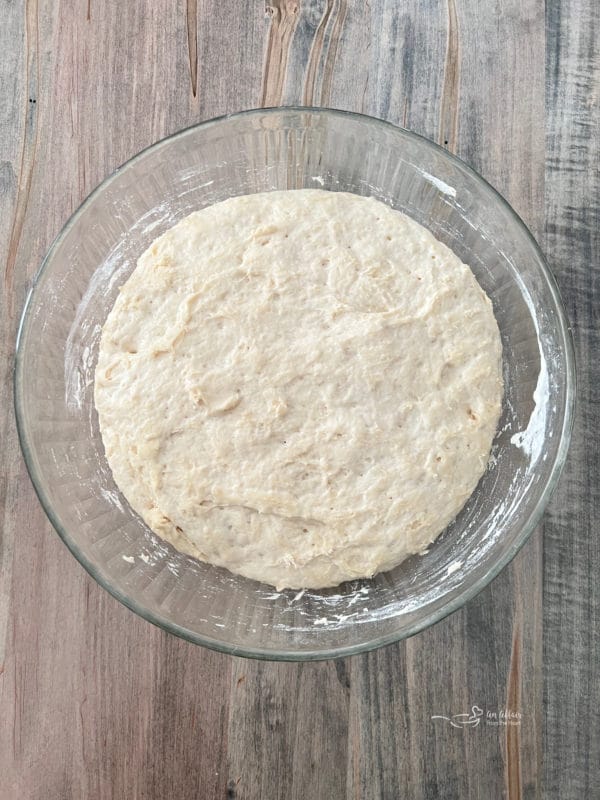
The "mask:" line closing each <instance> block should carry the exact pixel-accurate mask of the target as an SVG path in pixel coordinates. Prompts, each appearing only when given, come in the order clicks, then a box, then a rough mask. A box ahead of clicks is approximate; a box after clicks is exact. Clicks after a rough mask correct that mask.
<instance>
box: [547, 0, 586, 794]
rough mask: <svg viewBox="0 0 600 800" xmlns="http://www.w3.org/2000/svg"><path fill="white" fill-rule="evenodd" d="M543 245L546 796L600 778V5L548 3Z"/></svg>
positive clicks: (577, 790) (580, 789)
mask: <svg viewBox="0 0 600 800" xmlns="http://www.w3.org/2000/svg"><path fill="white" fill-rule="evenodd" d="M546 37H547V60H546V65H547V74H548V82H547V91H546V113H547V116H546V133H547V139H546V141H547V160H546V198H545V206H546V235H545V250H546V253H547V257H548V259H549V263H550V266H551V267H552V268H553V270H554V272H555V274H556V276H557V279H558V282H559V285H560V288H561V292H562V295H563V298H564V301H565V303H566V306H567V310H568V313H569V316H570V320H571V323H572V325H573V336H574V340H575V351H576V358H577V363H578V403H577V415H576V419H575V427H574V431H573V441H572V445H571V450H570V454H569V458H568V461H567V466H566V469H565V474H564V476H563V478H562V480H561V482H560V484H559V487H558V491H557V492H556V495H555V496H554V498H553V500H552V502H551V505H550V508H549V509H548V512H547V514H546V516H545V519H544V742H545V754H544V778H545V786H546V791H547V796H548V797H561V798H562V797H566V798H571V797H573V798H576V797H597V796H598V793H599V791H600V790H599V788H598V786H599V783H600V763H599V759H598V756H599V754H600V716H599V715H598V713H597V708H598V704H599V702H600V667H599V664H600V582H599V581H598V574H599V571H600V539H599V538H598V523H599V517H600V456H599V454H598V421H599V413H598V409H599V408H600V369H599V368H598V354H599V353H600V328H599V322H600V106H599V93H600V49H599V48H600V45H599V37H600V7H599V6H598V4H597V3H596V2H594V1H593V0H567V1H566V2H563V3H549V4H548V6H547V17H546Z"/></svg>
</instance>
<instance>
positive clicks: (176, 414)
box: [95, 190, 502, 588]
mask: <svg viewBox="0 0 600 800" xmlns="http://www.w3.org/2000/svg"><path fill="white" fill-rule="evenodd" d="M501 399H502V378H501V344H500V336H499V331H498V326H497V324H496V320H495V318H494V315H493V312H492V306H491V302H490V300H489V298H488V297H487V296H486V295H485V293H484V292H483V290H482V289H481V288H480V286H479V285H478V283H477V281H476V280H475V277H474V275H473V273H472V272H471V270H470V269H469V267H468V266H466V265H465V264H463V263H461V261H460V260H459V258H458V257H457V256H456V255H455V254H454V253H453V252H452V251H451V250H449V249H448V248H447V247H446V246H445V245H443V244H442V243H441V242H439V241H438V240H436V239H435V238H434V236H433V235H432V234H431V233H430V232H429V231H427V230H426V229H425V228H423V227H422V226H420V225H418V224H417V223H416V222H414V221H413V220H411V219H410V218H408V217H406V216H404V215H403V214H400V213H399V212H396V211H394V210H392V209H390V208H389V207H388V206H386V205H384V204H383V203H381V202H379V201H377V200H374V199H370V198H363V197H358V196H356V195H352V194H347V193H338V192H327V191H322V190H298V191H283V192H281V191H280V192H270V193H263V194H255V195H247V196H242V197H234V198H231V199H229V200H226V201H225V202H222V203H218V204H216V205H213V206H210V207H208V208H205V209H202V210H201V211H198V212H196V213H194V214H191V215H190V216H189V217H187V218H186V219H184V220H182V221H181V222H179V223H178V224H177V225H176V226H175V227H173V228H172V229H171V230H169V231H167V232H166V233H165V234H164V235H162V236H161V237H160V238H158V239H157V240H156V241H155V242H154V243H153V244H152V245H151V246H150V247H149V248H148V250H146V252H145V253H144V254H143V255H142V256H141V258H140V259H139V262H138V264H137V267H136V268H135V270H134V271H133V273H132V275H131V277H130V278H129V279H128V280H127V282H126V283H125V284H124V286H122V287H121V291H120V294H119V297H118V299H117V301H116V303H115V305H114V308H113V309H112V311H111V312H110V314H109V316H108V318H107V320H106V323H105V325H104V327H103V330H102V337H101V343H100V351H99V359H98V365H97V369H96V377H95V403H96V408H97V410H98V416H99V422H100V429H101V433H102V438H103V442H104V446H105V451H106V457H107V459H108V463H109V465H110V467H111V469H112V472H113V476H114V479H115V481H116V483H117V485H118V486H119V488H120V489H121V491H122V493H123V494H124V496H125V497H126V498H127V500H128V501H129V503H130V504H131V506H132V507H133V508H134V509H135V511H136V512H138V513H139V514H140V515H141V517H142V518H143V519H144V520H145V522H146V523H147V524H148V525H149V526H150V528H152V529H153V530H154V531H155V532H156V533H157V534H159V535H160V536H161V537H163V538H165V539H167V540H168V541H170V542H172V543H173V544H174V545H175V547H177V548H178V549H179V550H181V551H183V552H185V553H188V554H190V555H192V556H195V557H196V558H198V559H201V560H203V561H207V562H210V563H212V564H215V565H218V566H221V567H226V568H227V569H229V570H231V571H232V572H234V573H239V574H241V575H244V576H246V577H248V578H253V579H255V580H258V581H263V582H265V583H268V584H272V585H274V586H276V587H277V588H283V587H291V588H305V587H306V588H321V587H326V586H334V585H337V584H338V583H340V582H342V581H345V580H349V579H354V578H361V577H369V576H372V575H374V574H375V573H377V572H380V571H385V570H389V569H391V568H393V567H394V566H396V565H397V564H399V563H400V562H401V561H402V560H404V559H405V558H407V557H408V556H409V555H411V554H414V553H419V552H422V551H423V550H424V549H425V548H427V546H428V545H429V544H430V543H431V542H432V541H433V540H434V539H435V538H436V537H437V536H438V535H439V534H440V532H441V531H443V530H444V528H445V527H446V526H447V525H448V523H449V522H450V521H451V520H452V519H453V518H454V517H455V516H456V514H457V513H458V512H459V511H460V509H461V508H462V506H463V505H464V503H465V501H466V500H467V499H468V497H469V496H470V495H471V494H472V492H473V490H474V488H475V486H476V484H477V482H478V481H479V479H480V477H481V475H482V473H483V472H484V470H485V468H486V465H487V462H488V457H489V453H490V448H491V444H492V439H493V437H494V433H495V430H496V426H497V422H498V417H499V414H500V407H501Z"/></svg>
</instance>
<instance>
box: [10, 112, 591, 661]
mask: <svg viewBox="0 0 600 800" xmlns="http://www.w3.org/2000/svg"><path fill="white" fill-rule="evenodd" d="M286 113H293V114H298V113H307V114H311V115H318V116H323V117H325V116H334V117H342V118H352V119H355V120H357V121H359V122H362V123H367V124H369V125H374V126H375V127H381V128H383V129H385V130H386V131H389V132H394V133H395V134H396V135H397V134H400V135H401V136H404V137H407V138H408V139H413V140H416V141H418V143H419V144H424V145H425V146H426V147H429V148H430V149H431V150H432V151H433V152H435V153H437V154H438V155H440V156H442V157H443V158H445V159H448V160H449V161H450V162H451V163H453V164H454V165H455V166H457V167H459V168H460V170H462V171H463V172H465V173H466V174H467V175H468V176H469V177H470V178H471V179H473V180H474V181H475V182H478V183H479V184H481V185H482V186H483V187H484V188H485V189H486V190H487V191H488V192H489V193H490V194H491V196H492V197H495V199H496V200H497V201H498V202H499V203H500V205H501V206H503V207H504V210H505V211H507V212H508V213H509V216H510V217H511V218H512V220H513V222H514V223H516V225H517V227H519V228H520V229H521V231H522V233H524V234H525V237H526V238H527V239H528V241H529V244H530V246H531V247H532V248H533V250H534V252H535V253H536V255H537V257H538V259H539V263H540V266H541V272H542V275H543V277H544V279H545V282H546V284H547V287H548V289H549V291H550V294H551V297H552V300H553V302H554V307H555V310H556V321H557V330H558V333H559V337H558V338H559V339H560V344H561V350H562V353H563V356H564V360H565V388H564V393H565V409H564V415H563V418H562V424H561V428H560V431H559V437H560V438H559V445H558V448H557V450H556V455H555V457H554V461H553V463H552V465H551V468H550V472H549V475H548V478H547V480H546V484H545V486H544V488H543V490H542V492H541V494H540V497H539V498H538V500H537V503H536V504H535V506H534V507H533V508H532V509H531V511H530V513H529V515H528V517H527V519H526V520H525V522H524V523H523V525H522V527H521V530H520V532H519V535H518V536H517V537H516V538H515V541H514V542H513V544H512V545H511V547H510V548H508V550H507V551H506V552H504V553H503V554H502V556H501V557H500V558H499V559H498V560H497V561H495V562H494V563H493V564H492V566H491V567H490V568H489V569H487V570H486V571H485V572H484V573H483V574H482V575H481V576H480V577H479V578H478V579H477V580H476V581H475V582H474V583H473V584H471V585H469V586H465V587H464V588H463V589H461V590H460V591H459V592H458V593H457V594H456V596H455V597H453V598H451V599H450V600H449V601H448V602H447V603H445V604H443V605H442V606H440V607H439V608H437V609H434V610H433V611H431V612H430V613H429V614H428V615H427V617H425V618H424V619H422V620H419V621H418V622H416V623H413V624H412V625H409V626H407V627H406V628H405V629H403V630H400V631H394V632H392V633H389V634H386V635H384V636H379V637H376V638H373V639H369V640H367V641H363V642H360V643H358V644H352V645H341V646H336V647H327V648H325V649H322V650H321V649H315V648H313V649H309V650H294V649H286V650H270V649H268V648H261V647H251V646H247V645H245V646H237V645H232V644H229V643H228V642H225V641H222V640H219V639H214V638H212V637H210V636H208V635H205V634H198V633H196V632H195V631H192V630H190V629H189V628H186V627H184V626H181V625H178V624H177V623H175V622H172V621H171V620H168V619H167V618H166V617H163V616H162V615H161V614H158V613H155V612H154V611H151V610H149V609H148V608H147V607H145V606H143V605H141V604H140V603H138V602H136V601H135V600H132V599H131V598H130V597H129V596H128V595H127V594H125V593H124V592H122V591H121V590H120V589H119V588H118V587H116V586H115V585H113V584H112V583H111V582H110V581H109V580H108V579H106V578H105V577H104V576H103V575H102V573H101V571H99V570H97V569H96V567H95V565H94V564H93V562H92V561H91V560H90V559H88V558H87V557H86V556H85V555H84V553H83V552H82V551H81V549H80V548H79V546H78V545H77V542H76V541H75V539H73V537H72V536H71V535H70V534H69V532H68V531H67V530H65V528H63V526H62V524H61V523H60V521H59V519H58V515H57V514H56V513H55V512H54V509H53V507H52V503H51V502H50V500H49V498H48V497H46V495H45V494H44V492H43V490H42V488H41V486H42V482H41V480H40V474H41V472H40V473H38V470H37V467H36V465H35V458H34V447H33V444H32V442H31V440H30V438H29V434H28V432H27V426H26V421H25V416H24V411H23V353H22V343H23V339H24V335H25V331H26V329H27V326H28V324H29V321H30V316H31V312H32V309H33V306H34V301H35V300H36V299H37V290H38V288H39V284H40V281H41V278H42V276H43V275H44V273H45V271H46V269H47V267H48V266H49V265H50V264H51V263H52V260H53V257H54V254H55V252H56V250H57V249H58V247H59V246H60V244H61V243H62V241H63V240H64V238H65V237H66V235H67V234H68V233H69V231H70V230H71V228H72V227H73V225H74V224H75V223H76V221H77V220H78V219H79V217H80V216H81V215H82V214H83V212H84V211H85V210H86V209H87V207H88V206H89V205H90V203H91V202H92V200H93V199H94V198H95V197H96V196H97V195H99V194H100V193H101V192H102V191H104V190H105V189H106V188H107V187H108V186H109V185H110V184H111V183H112V182H113V181H114V180H115V178H116V177H117V176H118V175H120V174H121V173H122V172H124V171H125V170H126V169H128V168H129V167H130V166H132V165H133V164H134V163H136V162H137V161H138V160H141V159H142V158H143V157H144V156H145V155H146V154H147V153H149V152H150V151H153V150H158V149H160V148H162V147H164V146H165V145H167V144H169V143H170V142H172V141H175V140H176V139H179V138H184V137H185V136H187V135H189V134H190V133H192V132H193V131H195V130H197V129H199V128H210V127H214V126H216V125H218V124H220V123H222V122H224V121H226V120H232V119H239V118H249V117H253V116H261V115H273V114H286ZM13 377H14V380H13V399H14V406H15V417H16V423H17V432H18V438H19V443H20V446H21V450H22V452H23V456H24V461H25V465H26V467H27V471H28V473H29V476H30V479H31V482H32V484H33V487H34V490H35V492H36V494H37V497H38V499H39V501H40V504H41V506H42V508H43V510H44V512H45V513H46V516H47V517H48V519H49V520H50V522H51V524H52V526H53V527H54V529H55V530H56V532H57V533H58V535H59V536H60V538H61V539H62V541H63V542H64V544H65V545H66V546H67V548H68V549H69V550H70V552H71V553H72V554H73V556H75V558H76V559H77V561H78V562H79V563H80V564H81V565H82V566H83V568H84V569H85V570H86V571H87V572H88V574H89V575H90V576H91V577H92V578H93V579H94V580H95V581H96V582H97V583H98V584H100V586H101V587H102V588H103V589H105V590H106V591H107V592H108V593H109V594H111V595H112V596H113V597H114V598H115V599H116V600H118V601H119V602H120V603H122V604H123V605H124V606H125V607H126V608H128V609H129V610H130V611H133V612H134V613H135V614H137V615H138V616H140V617H142V618H143V619H145V620H147V621H148V622H151V623H152V624H154V625H156V626H158V627H159V628H162V629H163V630H165V631H167V632H168V633H172V634H174V635H175V636H178V637H180V638H182V639H185V640H186V641H188V642H192V643H193V644H198V645H202V646H205V647H208V648H210V649H213V650H216V651H219V652H222V653H226V654H228V655H235V656H244V657H247V658H255V659H263V660H270V661H320V660H326V659H331V658H342V657H347V656H351V655H356V654H358V653H364V652H368V651H370V650H375V649H377V648H379V647H383V646H385V645H389V644H392V643H394V642H398V641H401V640H403V639H407V638H409V637H410V636H414V635H415V634H417V633H419V632H420V631H422V630H425V629H426V628H429V627H430V626H432V625H434V624H435V623H437V622H440V621H441V620H442V619H444V618H445V617H447V616H449V615H450V614H452V613H453V612H454V611H456V610H457V609H459V608H460V607H462V606H463V605H465V604H466V603H467V602H469V601H470V600H471V599H473V598H474V597H475V596H476V595H477V594H479V592H481V591H482V590H483V589H484V588H485V587H486V586H487V585H488V584H489V583H490V582H491V581H492V580H493V579H494V578H495V577H496V576H497V575H498V574H499V573H500V572H501V571H502V570H503V569H504V567H506V566H507V564H508V563H509V562H510V561H512V559H513V558H514V557H515V555H516V554H517V553H518V551H519V550H520V549H521V548H522V547H523V545H524V544H525V542H526V541H527V540H528V539H529V537H530V535H531V533H532V532H533V530H534V529H535V527H536V526H537V524H538V523H539V521H540V519H541V517H542V515H543V513H544V510H545V508H546V505H547V503H548V501H549V499H550V497H551V495H552V493H553V491H554V489H555V487H556V484H557V482H558V480H559V478H560V475H561V472H562V470H563V467H564V464H565V461H566V457H567V453H568V449H569V444H570V439H571V432H572V429H573V422H574V416H575V395H576V380H577V374H576V364H575V350H574V345H573V336H572V330H571V327H570V326H569V322H568V319H567V315H566V311H565V308H564V304H563V302H562V298H561V295H560V290H559V288H558V284H557V282H556V279H555V277H554V275H553V273H552V272H551V270H550V268H549V266H548V264H547V261H546V259H545V257H544V255H543V253H542V250H541V248H540V246H539V245H538V243H537V241H536V239H535V238H534V236H533V235H532V233H531V231H530V230H529V228H528V227H527V225H526V224H525V223H524V222H523V220H522V219H521V217H520V216H519V215H518V214H517V213H516V211H515V210H514V209H513V208H512V206H511V205H510V204H509V203H508V202H507V201H506V200H505V199H504V197H503V196H502V195H501V194H500V193H499V192H498V191H497V190H496V189H495V188H494V187H493V186H492V185H491V184H490V183H488V181H486V180H485V178H483V177H482V176H481V175H480V174H479V173H477V172H476V171H475V170H474V169H473V168H472V167H470V166H469V165H468V164H467V163H465V162H464V161H462V159H460V158H458V157H457V156H455V155H454V154H453V153H450V152H449V151H448V150H446V149H445V148H444V147H442V146H441V145H439V144H437V143H436V142H433V141H432V140H430V139H428V138H427V137H425V136H422V135H420V134H418V133H415V132H414V131H410V130H407V129H406V128H402V127H400V126H398V125H394V124H393V123H391V122H388V121H387V120H383V119H380V118H378V117H373V116H369V115H367V114H361V113H358V112H354V111H346V110H342V109H336V108H329V107H315V106H298V105H290V106H274V107H268V108H252V109H247V110H244V111H238V112H235V113H232V114H224V115H221V116H218V117H214V118H211V119H208V120H204V121H202V122H199V123H196V124H194V125H190V126H187V127H185V128H182V129H181V130H179V131H176V132H175V133H172V134H170V135H169V136H166V137H164V138H162V139H159V140H158V141H156V142H153V143H152V144H150V145H148V146H147V147H145V148H143V149H142V150H140V151H139V152H138V153H136V154H135V155H133V156H132V157H131V158H129V159H127V161H125V162H123V164H121V165H120V166H119V167H117V169H115V170H114V171H113V172H112V173H110V174H109V175H108V176H107V177H106V178H104V180H102V181H101V182H100V183H99V184H98V185H97V186H96V187H95V188H94V189H93V190H92V191H91V192H90V193H89V194H88V195H87V197H86V198H85V199H84V200H83V202H82V203H81V204H80V205H79V206H78V207H77V209H76V210H75V211H74V212H73V213H72V214H71V216H70V217H69V218H68V220H67V221H66V222H65V224H64V225H63V226H62V228H61V230H60V232H59V233H58V235H57V236H56V237H55V239H54V241H53V242H52V244H51V245H50V247H49V249H48V251H47V253H46V255H45V256H44V258H43V259H42V262H41V264H40V267H39V269H38V270H37V272H36V274H35V276H34V278H33V280H32V283H31V287H30V289H29V291H28V293H27V296H26V299H25V304H24V307H23V312H22V315H21V319H20V322H19V326H18V330H17V337H16V347H15V359H14V374H13Z"/></svg>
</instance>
